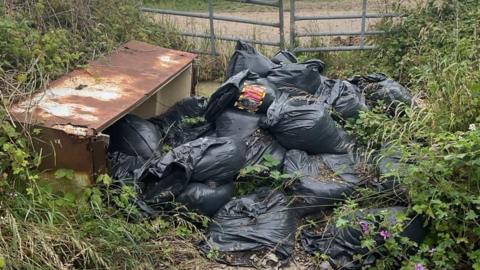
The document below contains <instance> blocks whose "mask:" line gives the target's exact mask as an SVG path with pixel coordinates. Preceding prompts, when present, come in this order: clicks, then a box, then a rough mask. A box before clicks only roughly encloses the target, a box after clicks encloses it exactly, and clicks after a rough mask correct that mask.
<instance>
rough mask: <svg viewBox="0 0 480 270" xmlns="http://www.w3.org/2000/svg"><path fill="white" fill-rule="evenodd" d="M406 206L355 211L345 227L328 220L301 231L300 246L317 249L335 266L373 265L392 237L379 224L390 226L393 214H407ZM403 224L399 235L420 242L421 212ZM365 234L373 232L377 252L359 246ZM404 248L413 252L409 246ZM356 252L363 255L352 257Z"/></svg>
mask: <svg viewBox="0 0 480 270" xmlns="http://www.w3.org/2000/svg"><path fill="white" fill-rule="evenodd" d="M406 210H407V209H406V208H404V207H390V208H382V209H365V210H362V211H359V212H356V213H354V214H352V216H351V217H350V221H349V224H350V225H349V226H348V227H342V228H337V227H336V226H335V224H329V225H327V227H326V228H325V230H324V232H322V233H320V234H318V233H313V232H307V231H303V232H302V234H301V241H302V246H303V248H304V249H305V250H306V251H307V252H309V253H311V254H318V253H320V254H325V255H327V256H329V263H330V265H331V266H332V267H333V268H334V269H350V270H353V269H367V268H368V267H371V266H374V264H375V261H376V260H377V259H380V258H382V257H383V256H385V255H386V254H385V253H386V251H384V250H382V248H381V245H383V244H384V243H385V239H388V238H389V237H395V236H394V235H392V233H391V232H389V231H388V230H387V229H386V228H381V224H385V222H386V224H389V226H393V225H395V224H396V223H397V220H396V215H397V214H399V213H402V214H406ZM372 216H373V217H374V219H373V220H372V219H371V217H372ZM403 226H404V228H403V230H402V231H401V232H400V233H399V236H401V237H407V238H408V239H409V240H411V241H414V242H416V243H421V242H422V241H423V239H424V238H425V235H426V233H427V231H426V228H425V227H424V226H423V218H422V217H421V216H416V217H414V218H413V219H411V220H410V221H408V222H406V223H404V224H403ZM365 234H371V235H373V238H374V240H375V243H376V246H377V247H378V248H379V249H378V251H377V252H369V250H368V248H366V247H362V246H361V242H362V239H363V236H364V235H365ZM405 248H407V247H405ZM406 250H407V252H414V251H413V250H412V249H410V250H409V249H408V248H407V249H406ZM356 256H363V258H362V259H355V258H356ZM393 269H399V265H396V266H394V268H393Z"/></svg>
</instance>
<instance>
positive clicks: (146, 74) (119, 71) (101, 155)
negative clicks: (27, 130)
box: [9, 41, 196, 191]
mask: <svg viewBox="0 0 480 270" xmlns="http://www.w3.org/2000/svg"><path fill="white" fill-rule="evenodd" d="M195 57H196V55H195V54H191V53H187V52H181V51H176V50H171V49H165V48H161V47H158V46H153V45H150V44H147V43H143V42H139V41H130V42H128V43H126V44H125V45H123V46H121V47H119V48H118V49H117V50H116V51H115V52H113V53H112V54H110V55H108V56H105V57H103V58H101V59H98V60H95V61H93V62H91V63H89V65H88V67H86V68H84V69H81V70H75V71H73V72H71V73H69V74H67V75H65V76H63V77H61V78H60V79H58V80H56V81H54V82H52V83H51V84H50V85H49V87H48V88H47V89H46V90H45V91H40V92H36V93H34V94H33V95H31V96H30V97H29V98H27V99H25V100H21V101H19V102H18V103H16V104H14V105H13V106H12V107H11V108H9V112H10V113H11V115H12V116H13V117H14V119H15V120H16V121H18V122H21V123H26V124H32V125H34V126H35V127H37V128H39V129H40V135H39V136H36V138H35V140H34V145H35V148H36V149H35V150H36V151H39V153H41V155H42V163H41V169H42V171H43V174H44V176H46V178H48V179H50V181H52V184H53V186H54V188H56V189H59V190H68V191H71V190H78V189H81V188H82V187H85V186H89V185H91V184H92V183H94V182H95V179H96V177H97V176H98V175H99V174H102V173H105V172H106V171H107V169H108V160H107V147H108V143H109V136H108V135H105V134H102V131H103V130H105V129H106V128H107V127H109V126H110V125H112V124H113V123H115V122H116V121H117V120H119V119H120V118H122V117H123V116H125V115H126V114H128V113H133V114H136V115H138V116H140V117H143V118H149V117H152V116H155V115H158V114H160V113H161V112H163V111H165V110H166V109H168V108H169V107H170V106H172V105H173V104H174V103H175V102H177V101H179V100H180V99H182V98H184V97H188V96H190V95H191V92H192V77H193V60H194V59H195ZM58 168H62V169H71V170H73V171H75V177H74V180H73V181H72V180H68V181H67V180H65V179H55V178H54V177H53V174H54V172H55V171H56V170H57V169H58Z"/></svg>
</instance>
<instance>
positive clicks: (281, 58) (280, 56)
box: [272, 51, 298, 65]
mask: <svg viewBox="0 0 480 270" xmlns="http://www.w3.org/2000/svg"><path fill="white" fill-rule="evenodd" d="M272 62H273V63H275V64H278V65H280V64H291V63H298V59H297V57H296V56H295V55H294V54H293V53H292V52H290V51H279V52H278V53H277V54H276V55H275V56H274V57H273V58H272Z"/></svg>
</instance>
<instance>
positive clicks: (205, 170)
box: [135, 137, 245, 208]
mask: <svg viewBox="0 0 480 270" xmlns="http://www.w3.org/2000/svg"><path fill="white" fill-rule="evenodd" d="M237 145H238V144H237V143H235V142H234V141H233V140H232V139H230V138H213V137H205V138H199V139H197V140H194V141H191V142H189V143H186V144H183V145H181V146H178V147H176V148H174V149H172V150H171V151H170V152H168V153H167V154H166V155H165V156H163V157H158V158H153V159H150V160H149V161H148V162H147V163H146V164H145V165H144V166H142V168H141V169H139V170H136V171H135V183H136V185H137V186H138V187H139V189H140V192H139V193H140V197H141V199H142V200H143V201H144V202H145V203H146V204H147V205H149V206H152V207H153V208H155V207H161V204H162V203H164V202H169V201H172V200H173V199H174V198H176V197H177V196H178V195H180V193H181V192H182V191H183V190H184V189H185V188H186V187H187V185H188V184H189V183H190V182H191V180H192V178H193V177H194V176H196V177H197V180H202V181H205V182H206V181H207V180H208V181H211V182H212V183H213V182H215V183H217V184H218V185H220V183H228V182H231V181H232V180H233V178H234V176H235V174H236V173H237V172H238V170H240V168H242V166H243V162H244V158H245V157H244V155H245V154H244V153H243V152H241V150H239V149H237Z"/></svg>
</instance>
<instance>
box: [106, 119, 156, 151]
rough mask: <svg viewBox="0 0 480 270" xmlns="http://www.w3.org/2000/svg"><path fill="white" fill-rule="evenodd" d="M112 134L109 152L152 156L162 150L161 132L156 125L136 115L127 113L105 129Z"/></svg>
mask: <svg viewBox="0 0 480 270" xmlns="http://www.w3.org/2000/svg"><path fill="white" fill-rule="evenodd" d="M105 134H108V135H110V144H109V152H117V151H118V152H122V153H125V154H127V155H129V156H140V157H142V158H144V159H148V158H151V157H152V156H153V155H154V154H155V153H156V152H159V151H161V149H162V147H161V139H162V137H161V136H160V133H159V132H158V130H157V129H156V127H155V125H153V124H152V123H150V122H149V121H147V120H144V119H142V118H140V117H138V116H136V115H133V114H127V115H125V116H124V117H122V118H121V119H120V120H118V121H117V122H115V124H113V125H112V126H110V127H109V128H107V129H106V130H105Z"/></svg>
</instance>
